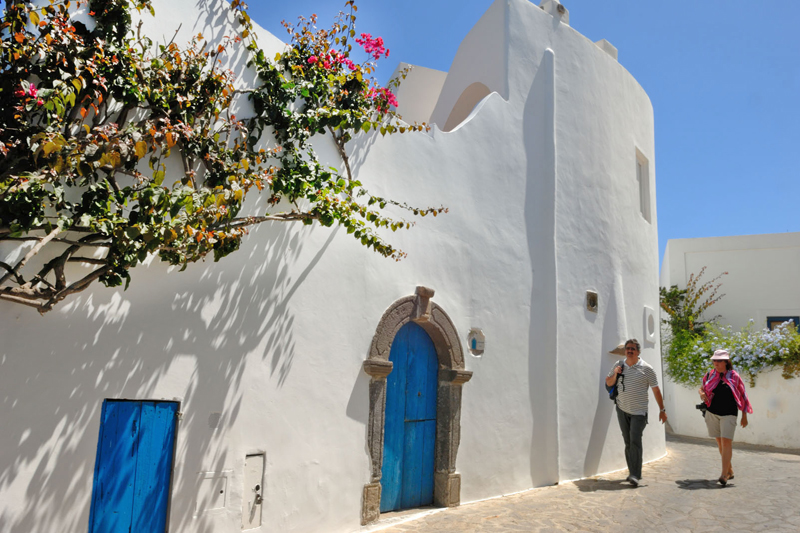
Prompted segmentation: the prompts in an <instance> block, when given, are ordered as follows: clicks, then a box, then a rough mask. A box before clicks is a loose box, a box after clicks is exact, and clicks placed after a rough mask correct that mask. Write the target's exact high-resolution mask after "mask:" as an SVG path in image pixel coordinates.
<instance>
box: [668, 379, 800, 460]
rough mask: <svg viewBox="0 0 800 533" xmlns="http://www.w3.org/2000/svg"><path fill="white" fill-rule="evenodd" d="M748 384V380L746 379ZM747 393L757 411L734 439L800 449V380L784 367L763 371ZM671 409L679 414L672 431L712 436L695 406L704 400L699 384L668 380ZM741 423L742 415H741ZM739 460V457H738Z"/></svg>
mask: <svg viewBox="0 0 800 533" xmlns="http://www.w3.org/2000/svg"><path fill="white" fill-rule="evenodd" d="M745 384H746V385H747V379H746V378H745ZM747 395H748V397H749V398H750V402H751V403H752V404H753V414H751V415H747V422H748V426H747V427H746V428H742V427H741V426H738V427H737V428H736V434H735V435H734V438H733V440H734V441H736V442H746V443H749V444H762V445H765V446H778V447H780V448H794V449H797V448H800V413H799V412H798V410H797V398H800V379H797V378H793V379H789V380H787V379H784V378H783V377H782V376H781V370H780V369H776V370H772V371H770V372H766V373H763V374H759V375H758V377H757V378H756V386H755V387H750V386H747ZM664 401H665V403H666V405H667V406H668V407H667V409H669V410H670V412H673V413H676V415H677V416H672V417H670V424H671V426H672V430H673V431H674V432H675V433H677V434H678V435H688V436H690V437H708V431H707V430H706V424H705V421H704V420H703V416H702V415H701V414H700V411H698V410H697V409H695V408H694V406H695V405H696V404H698V403H700V397H699V395H698V393H697V387H693V388H689V387H686V386H683V385H677V384H674V383H671V382H670V383H668V386H667V390H666V395H665V398H664ZM739 422H740V423H741V414H740V415H739ZM734 459H735V457H734Z"/></svg>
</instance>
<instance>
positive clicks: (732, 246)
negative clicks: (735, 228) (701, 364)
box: [661, 232, 800, 329]
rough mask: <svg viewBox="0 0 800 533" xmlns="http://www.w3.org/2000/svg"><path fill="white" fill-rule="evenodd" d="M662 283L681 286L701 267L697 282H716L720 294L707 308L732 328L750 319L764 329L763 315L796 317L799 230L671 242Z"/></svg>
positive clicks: (798, 313)
mask: <svg viewBox="0 0 800 533" xmlns="http://www.w3.org/2000/svg"><path fill="white" fill-rule="evenodd" d="M666 249H667V253H668V254H669V255H665V256H664V262H663V265H662V268H661V285H662V286H664V287H669V286H671V285H678V287H681V288H684V287H686V282H687V280H688V279H689V276H690V275H691V274H697V272H699V271H700V269H701V268H703V267H706V272H705V275H704V276H703V279H702V281H705V280H709V279H711V278H713V277H714V276H717V275H719V274H721V273H722V272H727V273H728V274H727V275H726V276H723V277H722V278H721V279H720V282H721V283H722V287H721V289H720V293H724V294H725V296H724V297H723V298H722V299H721V300H720V301H719V302H717V303H716V304H714V306H713V307H711V308H710V309H709V312H710V313H712V315H721V317H720V322H722V323H723V324H730V325H731V326H733V327H734V328H736V329H739V328H742V327H744V326H745V325H747V322H748V321H749V320H750V319H751V318H752V319H753V320H754V321H755V322H756V325H757V326H758V327H762V328H763V327H765V326H766V324H767V322H766V320H767V317H768V316H800V277H798V276H797V271H798V266H797V265H800V232H794V233H772V234H766V235H737V236H733V237H706V238H698V239H670V240H669V242H667V248H666Z"/></svg>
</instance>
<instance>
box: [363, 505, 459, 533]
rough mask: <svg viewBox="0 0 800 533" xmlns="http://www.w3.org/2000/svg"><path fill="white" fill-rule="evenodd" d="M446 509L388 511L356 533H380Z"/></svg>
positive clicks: (417, 508)
mask: <svg viewBox="0 0 800 533" xmlns="http://www.w3.org/2000/svg"><path fill="white" fill-rule="evenodd" d="M446 510H447V507H433V506H432V505H429V506H426V507H414V508H413V509H403V510H402V511H389V512H388V513H381V517H380V518H379V519H378V521H377V522H374V523H372V524H369V525H367V526H362V527H361V528H360V529H359V530H358V531H359V532H360V533H371V532H373V531H381V530H382V529H386V528H389V527H393V526H397V525H400V524H404V523H406V522H412V521H414V520H419V519H420V518H424V517H426V516H429V515H432V514H436V513H440V512H442V511H446Z"/></svg>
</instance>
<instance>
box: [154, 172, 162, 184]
mask: <svg viewBox="0 0 800 533" xmlns="http://www.w3.org/2000/svg"><path fill="white" fill-rule="evenodd" d="M164 175H165V174H164V171H163V170H156V171H155V172H153V184H155V185H156V186H160V185H161V183H163V182H164Z"/></svg>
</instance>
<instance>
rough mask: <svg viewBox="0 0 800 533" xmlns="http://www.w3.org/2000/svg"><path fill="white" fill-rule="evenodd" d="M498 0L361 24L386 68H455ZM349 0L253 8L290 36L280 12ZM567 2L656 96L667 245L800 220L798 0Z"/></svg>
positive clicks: (383, 8) (579, 25)
mask: <svg viewBox="0 0 800 533" xmlns="http://www.w3.org/2000/svg"><path fill="white" fill-rule="evenodd" d="M491 3H492V0H461V1H459V2H442V1H427V2H423V1H420V0H405V1H403V2H387V1H386V0H361V1H360V2H358V6H359V10H358V20H357V29H358V30H359V31H366V32H370V33H372V34H373V35H381V36H382V37H383V38H384V39H385V41H386V44H387V46H388V47H389V48H390V50H391V54H390V57H389V59H388V60H385V62H384V64H383V65H382V66H381V67H380V69H379V71H378V77H379V78H380V79H381V80H385V78H387V77H388V76H389V75H390V74H391V73H392V72H393V71H394V69H395V67H396V66H397V63H398V62H399V61H405V62H407V63H412V64H416V65H421V66H425V67H429V68H435V69H439V70H448V69H449V68H450V63H451V61H452V59H453V57H454V56H455V53H456V49H457V48H458V44H459V43H460V42H461V39H462V38H463V37H464V36H465V35H466V33H467V32H468V31H469V30H470V28H471V27H472V26H473V25H474V24H475V22H476V21H477V20H478V18H480V16H481V14H483V12H484V11H485V10H486V9H487V8H488V6H489V5H491ZM537 3H538V1H537ZM343 5H344V0H342V2H336V1H331V0H292V1H291V2H274V1H261V2H257V1H253V2H251V4H250V14H251V15H252V16H253V18H254V19H255V20H256V21H257V22H258V23H259V24H260V25H262V26H263V27H265V28H266V29H267V30H269V31H271V32H272V33H274V34H275V35H277V36H278V37H280V38H284V39H285V35H286V34H285V33H284V30H283V28H282V27H280V21H281V20H283V19H286V20H288V21H294V20H296V17H297V16H298V15H301V14H302V15H308V14H311V13H316V14H318V15H319V16H320V26H321V27H326V26H328V23H329V22H330V21H331V20H332V18H333V16H334V15H335V13H336V12H338V11H339V10H340V9H341V6H343ZM564 5H565V7H566V8H567V9H569V11H570V25H571V26H572V27H573V28H575V29H576V30H577V31H579V32H580V33H582V34H583V35H585V36H586V37H588V38H589V39H591V40H592V41H596V40H599V39H603V38H605V39H608V40H609V41H610V42H611V43H612V44H613V45H614V46H616V47H617V49H618V50H619V61H620V63H621V64H622V65H623V66H624V67H625V68H626V69H627V70H628V71H629V72H630V73H631V74H633V76H634V77H635V78H636V79H637V80H638V81H639V83H640V84H641V85H642V87H644V89H645V91H647V94H648V95H649V96H650V99H651V101H652V103H653V109H654V112H655V129H656V131H655V135H656V157H655V159H656V194H657V201H658V233H659V253H660V256H663V253H664V247H665V246H666V243H667V240H668V239H676V238H689V237H715V236H723V235H742V234H757V233H782V232H786V231H800V208H799V207H800V206H798V204H799V203H800V187H798V181H800V180H798V177H800V176H798V170H797V168H798V167H797V159H798V157H800V29H798V26H800V2H797V1H796V0H776V1H773V2H768V3H766V2H763V3H762V2H744V1H742V0H705V1H703V2H662V1H641V0H638V1H634V0H611V1H606V2H600V1H598V0H566V1H565V2H564ZM792 154H794V155H792Z"/></svg>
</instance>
